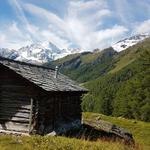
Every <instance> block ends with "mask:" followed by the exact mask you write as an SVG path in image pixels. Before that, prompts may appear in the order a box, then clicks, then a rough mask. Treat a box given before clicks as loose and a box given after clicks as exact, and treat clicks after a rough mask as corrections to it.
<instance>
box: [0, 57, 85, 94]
mask: <svg viewBox="0 0 150 150" xmlns="http://www.w3.org/2000/svg"><path fill="white" fill-rule="evenodd" d="M0 64H2V65H3V66H6V67H7V68H9V69H11V70H13V71H15V72H16V73H17V74H19V75H21V76H22V77H23V78H25V79H27V80H29V81H30V82H32V83H34V84H36V85H37V86H39V87H41V88H42V89H44V90H45V91H80V92H86V91H87V90H86V89H85V88H82V87H80V86H79V85H78V84H77V83H76V82H75V81H73V80H71V79H70V78H68V77H67V76H65V75H63V74H61V73H58V76H57V78H55V77H54V76H55V70H54V69H51V68H47V67H43V66H38V65H33V64H29V63H24V62H20V61H14V60H10V59H7V58H3V57H0Z"/></svg>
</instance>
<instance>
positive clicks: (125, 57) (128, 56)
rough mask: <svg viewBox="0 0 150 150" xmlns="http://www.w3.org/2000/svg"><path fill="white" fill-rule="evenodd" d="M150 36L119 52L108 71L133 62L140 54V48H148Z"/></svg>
mask: <svg viewBox="0 0 150 150" xmlns="http://www.w3.org/2000/svg"><path fill="white" fill-rule="evenodd" d="M149 43H150V38H147V39H145V40H144V41H143V42H140V43H138V44H136V45H134V46H132V47H129V48H128V49H127V50H125V51H122V52H120V53H119V55H118V57H117V58H115V59H116V60H114V62H115V63H114V66H115V67H114V68H113V69H112V70H110V71H109V72H108V73H115V72H117V71H119V70H121V69H123V68H124V67H126V66H127V65H129V64H131V63H132V62H134V61H135V60H136V59H137V58H138V57H139V55H140V53H141V50H142V49H145V48H146V49H150V44H149Z"/></svg>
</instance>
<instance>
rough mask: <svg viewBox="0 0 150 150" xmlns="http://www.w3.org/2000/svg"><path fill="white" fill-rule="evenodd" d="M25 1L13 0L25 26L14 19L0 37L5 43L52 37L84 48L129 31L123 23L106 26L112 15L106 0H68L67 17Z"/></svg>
mask: <svg viewBox="0 0 150 150" xmlns="http://www.w3.org/2000/svg"><path fill="white" fill-rule="evenodd" d="M25 2H26V1H24V2H23V1H20V0H10V4H11V6H12V7H13V8H14V10H15V11H16V14H17V16H18V18H19V19H20V21H21V22H22V26H21V27H20V28H18V24H17V23H16V22H13V23H12V24H11V26H8V27H7V30H6V29H5V32H3V38H2V36H1V38H0V41H5V42H4V43H6V44H5V47H6V46H9V47H12V48H15V47H16V48H18V47H21V46H25V44H28V43H31V42H33V41H51V42H53V43H54V44H56V45H57V46H58V47H59V48H69V47H71V46H72V45H74V46H76V47H78V48H81V49H84V50H93V49H95V48H101V49H102V48H105V47H107V46H110V44H111V42H114V41H115V40H118V39H119V38H120V37H122V35H124V34H125V33H126V32H127V31H128V29H127V28H126V27H124V26H121V25H112V26H111V27H109V28H105V27H104V26H103V24H104V20H105V19H106V18H108V17H111V16H112V11H110V9H109V7H108V4H107V1H106V0H101V1H100V0H90V1H83V0H76V1H69V2H68V8H67V13H66V14H65V15H64V17H60V16H58V15H57V14H55V13H53V12H52V11H50V10H46V9H44V8H41V7H39V6H36V5H34V4H31V3H25ZM25 12H28V13H30V15H32V16H33V17H34V18H36V19H38V20H39V24H38V23H36V24H34V23H32V24H31V23H30V22H29V21H28V19H27V17H26V16H25ZM42 23H43V24H44V26H45V27H44V28H43V27H42V26H41V24H42ZM0 32H1V31H0ZM8 32H10V34H9V36H8V35H7V33H8ZM112 39H113V40H112ZM12 40H13V41H14V42H12ZM115 42H116V41H115Z"/></svg>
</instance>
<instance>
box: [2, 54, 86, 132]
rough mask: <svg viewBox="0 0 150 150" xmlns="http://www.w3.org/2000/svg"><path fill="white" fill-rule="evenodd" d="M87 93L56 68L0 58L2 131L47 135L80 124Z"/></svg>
mask: <svg viewBox="0 0 150 150" xmlns="http://www.w3.org/2000/svg"><path fill="white" fill-rule="evenodd" d="M85 92H87V90H86V89H84V88H82V87H80V86H79V85H77V84H76V83H75V82H74V81H72V80H71V79H69V78H68V77H67V76H65V75H62V74H61V73H59V72H58V71H57V70H55V69H50V68H47V67H42V66H38V65H33V64H28V63H24V62H19V61H14V60H10V59H6V58H2V57H0V131H1V132H10V133H12V132H17V133H27V134H28V133H29V134H30V133H36V134H46V133H50V132H53V131H55V132H59V131H61V130H63V129H64V128H65V127H66V128H69V127H70V126H72V125H77V124H80V123H81V95H82V94H83V93H85Z"/></svg>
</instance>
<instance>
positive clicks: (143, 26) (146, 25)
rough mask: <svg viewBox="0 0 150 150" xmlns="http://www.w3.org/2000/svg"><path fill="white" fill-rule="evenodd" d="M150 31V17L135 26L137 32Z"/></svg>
mask: <svg viewBox="0 0 150 150" xmlns="http://www.w3.org/2000/svg"><path fill="white" fill-rule="evenodd" d="M145 32H150V19H149V20H146V21H144V22H142V23H139V24H138V25H137V27H136V28H135V33H145Z"/></svg>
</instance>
